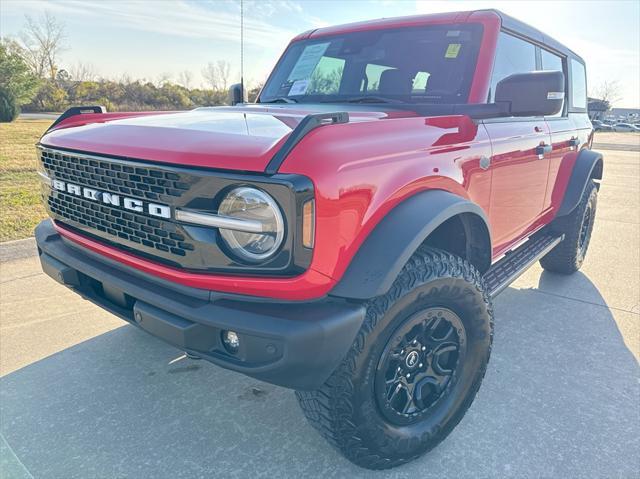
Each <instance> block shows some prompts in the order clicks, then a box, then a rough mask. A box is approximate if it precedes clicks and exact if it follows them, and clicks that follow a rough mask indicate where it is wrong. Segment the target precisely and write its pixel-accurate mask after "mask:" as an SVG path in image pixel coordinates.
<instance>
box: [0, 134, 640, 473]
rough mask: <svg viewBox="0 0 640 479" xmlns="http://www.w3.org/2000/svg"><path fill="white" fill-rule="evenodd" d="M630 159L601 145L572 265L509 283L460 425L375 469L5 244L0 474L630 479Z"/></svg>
mask: <svg viewBox="0 0 640 479" xmlns="http://www.w3.org/2000/svg"><path fill="white" fill-rule="evenodd" d="M615 138H619V137H615ZM615 138H614V139H615ZM625 138H628V139H631V141H632V142H633V143H634V145H636V144H637V143H636V142H637V139H638V138H639V137H637V136H635V135H634V136H629V137H625ZM596 141H599V138H596ZM611 141H612V140H610V139H607V141H602V143H610V142H611ZM615 141H616V142H618V143H620V141H619V140H617V139H616V140H615ZM625 141H627V140H626V139H624V140H623V141H622V143H625ZM629 149H630V150H632V151H618V150H617V149H616V150H610V151H604V153H605V154H606V161H607V163H606V167H605V176H606V178H605V181H604V184H603V187H602V189H601V192H600V198H599V205H598V218H597V222H596V227H595V230H594V237H593V240H592V243H591V246H590V251H589V256H588V259H587V262H586V264H585V266H584V268H583V270H582V271H581V272H579V273H577V274H575V275H574V276H572V277H560V276H556V275H553V274H550V273H545V272H542V270H541V268H540V267H539V266H536V267H534V268H532V269H531V270H530V271H528V272H527V273H526V274H525V275H524V276H523V277H521V278H520V279H519V280H518V281H517V282H516V283H515V284H513V285H512V287H510V288H509V289H507V290H506V291H505V292H504V293H503V294H502V295H501V296H500V297H499V298H498V299H497V300H496V302H495V307H496V335H495V342H494V349H493V356H492V359H491V363H490V367H489V370H488V372H487V376H486V379H485V382H484V384H483V386H482V388H481V390H480V393H479V395H478V398H477V399H476V401H475V403H474V404H473V406H472V407H471V409H470V410H469V412H468V413H467V415H466V416H465V418H464V419H463V420H462V422H461V423H460V425H459V426H458V427H457V428H456V429H455V430H454V432H453V433H452V434H451V436H450V437H449V438H448V439H447V440H446V441H445V442H444V443H443V444H441V445H440V446H439V447H437V448H436V449H435V450H434V451H432V452H431V453H430V454H429V455H427V456H425V457H423V458H422V459H420V460H418V461H415V462H413V463H411V464H408V465H406V466H403V467H400V468H398V469H395V470H392V471H386V472H380V473H371V472H369V471H364V470H362V469H358V468H357V467H355V466H353V465H351V464H350V463H349V462H347V461H346V460H344V459H343V458H342V457H341V456H340V455H338V454H337V453H336V452H334V451H333V450H332V449H331V447H329V446H328V445H327V444H326V443H325V441H324V440H323V439H322V438H320V436H318V434H316V432H315V431H314V430H313V429H312V428H311V427H310V426H308V425H307V424H306V423H305V421H304V418H303V416H302V413H301V412H300V411H299V409H298V407H297V404H296V401H295V398H294V396H293V393H292V392H290V391H287V390H285V389H281V388H278V387H275V386H270V385H266V384H262V383H259V382H257V381H255V380H252V379H248V378H246V377H243V376H240V375H237V374H233V373H231V372H227V371H224V370H222V369H220V368H217V367H215V366H212V365H210V364H208V363H205V362H202V361H191V360H188V359H185V358H183V357H181V354H180V352H179V351H176V350H175V349H173V348H171V347H169V346H166V345H165V344H163V343H161V342H160V341H158V340H155V339H153V338H151V337H149V336H147V335H146V334H145V333H143V332H140V331H138V330H137V329H135V328H133V327H131V326H128V325H125V323H123V322H122V321H120V320H118V319H116V318H114V317H112V316H110V315H109V314H107V313H105V312H103V311H101V310H99V309H98V308H96V307H95V306H93V305H91V304H89V303H88V302H85V301H83V300H81V299H79V298H78V297H76V296H75V295H74V294H72V293H70V292H68V291H67V290H65V289H64V288H63V287H61V286H59V285H58V284H57V283H55V282H54V281H53V280H50V279H49V278H48V277H45V276H44V275H43V274H42V273H41V272H40V269H39V265H38V261H37V258H35V257H34V256H33V244H32V243H31V242H17V243H10V244H4V245H3V246H2V247H0V254H1V256H2V258H1V259H2V271H1V281H2V284H1V287H0V288H1V289H0V294H1V301H2V303H1V307H2V309H1V312H2V316H1V323H0V374H2V377H1V378H0V420H1V433H2V436H1V437H0V467H1V469H0V470H1V471H2V474H0V475H1V476H2V477H3V478H4V477H6V478H23V477H24V478H29V477H35V478H61V479H62V478H64V479H69V478H75V477H79V478H142V477H149V478H158V479H161V478H180V477H185V478H199V477H203V478H204V477H208V478H209V477H323V478H329V477H347V476H348V477H385V478H386V477H394V478H395V477H397V478H404V477H406V478H412V479H413V478H418V477H419V478H429V477H455V478H482V477H517V478H528V477H531V478H534V477H535V478H538V477H553V478H558V477H597V478H632V477H640V473H639V471H640V459H639V457H640V456H639V455H638V451H640V383H639V381H640V374H639V373H640V368H639V366H638V360H639V358H640V323H639V321H640V153H638V152H637V149H635V148H628V150H629ZM634 149H635V151H633V150H634Z"/></svg>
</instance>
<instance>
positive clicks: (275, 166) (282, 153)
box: [264, 111, 349, 175]
mask: <svg viewBox="0 0 640 479" xmlns="http://www.w3.org/2000/svg"><path fill="white" fill-rule="evenodd" d="M338 123H349V113H347V112H346V111H338V112H330V113H314V114H311V115H307V116H305V117H304V118H303V119H302V120H301V121H300V123H299V124H298V126H296V127H295V129H294V130H293V131H292V132H291V133H290V134H289V137H288V138H287V139H286V141H285V142H284V144H283V145H282V147H280V149H279V150H278V151H277V152H276V154H275V155H273V158H271V161H269V164H268V165H267V167H266V168H265V170H264V171H265V173H267V174H268V175H275V174H276V173H277V172H278V170H279V169H280V166H282V163H284V160H286V158H287V156H288V155H289V153H291V151H293V149H294V148H295V147H296V145H297V144H298V143H300V141H302V139H303V138H304V137H305V136H306V135H307V134H308V133H309V132H311V131H312V130H315V129H316V128H318V127H320V126H324V125H335V124H338Z"/></svg>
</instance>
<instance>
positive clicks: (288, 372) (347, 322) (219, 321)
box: [35, 220, 365, 389]
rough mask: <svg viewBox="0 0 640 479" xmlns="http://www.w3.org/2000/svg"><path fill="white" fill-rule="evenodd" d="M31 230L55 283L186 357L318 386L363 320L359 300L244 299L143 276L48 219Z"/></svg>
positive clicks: (296, 385)
mask: <svg viewBox="0 0 640 479" xmlns="http://www.w3.org/2000/svg"><path fill="white" fill-rule="evenodd" d="M35 234H36V243H37V245H38V252H39V255H40V261H41V263H42V267H43V270H44V271H45V273H47V274H48V275H49V276H51V277H52V278H53V279H55V280H56V281H58V282H60V283H61V284H63V285H65V286H67V287H69V288H71V289H73V290H74V291H76V292H77V293H79V294H80V295H82V296H83V297H84V298H86V299H88V300H89V301H92V302H94V303H95V304H97V305H98V306H100V307H102V308H104V309H106V310H107V311H110V312H111V313H113V314H116V315H117V316H119V317H120V318H122V319H124V320H126V321H128V322H130V323H132V324H134V325H136V326H138V327H140V328H141V329H143V330H145V331H147V332H148V333H150V334H152V335H153V336H155V337H157V338H159V339H162V340H163V341H165V342H167V343H169V344H171V345H174V346H176V347H178V348H179V349H181V350H183V351H186V352H187V353H189V354H191V355H194V356H199V357H201V358H204V359H206V360H208V361H210V362H212V363H214V364H217V365H219V366H222V367H224V368H227V369H231V370H234V371H237V372H241V373H243V374H246V375H248V376H251V377H254V378H256V379H259V380H262V381H266V382H269V383H272V384H276V385H279V386H284V387H288V388H292V389H316V388H318V387H319V386H320V385H321V384H322V383H323V382H324V381H325V380H326V379H327V378H328V377H329V375H330V374H331V373H332V372H333V370H334V369H335V368H336V367H337V366H338V364H339V363H340V361H341V360H342V358H343V357H344V356H345V354H346V353H347V351H348V349H349V347H351V344H352V343H353V341H354V339H355V336H356V334H357V332H358V330H359V328H360V326H361V324H362V321H363V320H364V315H365V308H364V306H362V305H361V304H357V303H352V302H347V301H344V300H341V299H339V298H323V299H321V300H317V301H309V302H293V301H290V302H287V301H276V300H266V299H263V300H262V301H251V300H248V299H246V298H245V297H242V296H236V295H229V294H219V293H216V292H211V291H206V290H202V289H196V288H189V287H186V286H182V285H176V284H173V283H171V282H168V281H163V280H160V279H158V278H155V279H145V278H144V277H143V276H141V275H140V274H138V272H136V271H134V270H133V269H132V268H129V267H127V266H125V265H122V264H119V263H116V262H113V261H103V260H102V258H100V257H99V256H98V255H95V254H94V255H90V254H87V252H85V251H84V250H82V249H81V248H72V247H70V246H69V245H68V244H67V243H66V242H65V241H64V240H63V238H62V237H61V236H60V235H59V234H58V233H57V232H56V231H55V229H54V227H53V225H52V224H51V222H50V221H49V220H44V221H43V222H42V223H40V224H39V225H38V227H37V228H36V232H35ZM224 330H233V331H235V332H237V333H238V335H239V337H240V344H241V345H240V348H239V350H238V352H237V353H236V354H230V353H229V352H227V351H226V350H225V348H224V346H223V344H222V342H221V339H220V338H221V333H222V331H224Z"/></svg>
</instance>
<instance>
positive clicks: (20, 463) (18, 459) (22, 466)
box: [0, 434, 35, 479]
mask: <svg viewBox="0 0 640 479" xmlns="http://www.w3.org/2000/svg"><path fill="white" fill-rule="evenodd" d="M0 439H2V442H4V445H5V446H7V450H8V451H9V454H11V456H12V457H13V458H14V459H15V460H16V462H17V463H18V465H19V466H20V467H21V468H22V470H23V471H24V472H25V473H26V474H27V476H28V477H30V478H31V479H35V478H34V477H33V474H31V473H30V472H29V469H27V467H26V466H25V465H24V463H23V462H22V461H21V460H20V458H19V457H18V455H17V454H16V453H15V451H14V450H13V448H12V447H11V446H10V445H9V441H7V438H5V437H4V434H0Z"/></svg>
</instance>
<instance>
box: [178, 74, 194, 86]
mask: <svg viewBox="0 0 640 479" xmlns="http://www.w3.org/2000/svg"><path fill="white" fill-rule="evenodd" d="M192 81H193V73H191V72H190V71H189V70H184V71H181V72H180V74H179V75H178V84H179V85H182V86H183V87H185V88H186V89H187V90H190V89H191V82H192Z"/></svg>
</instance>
